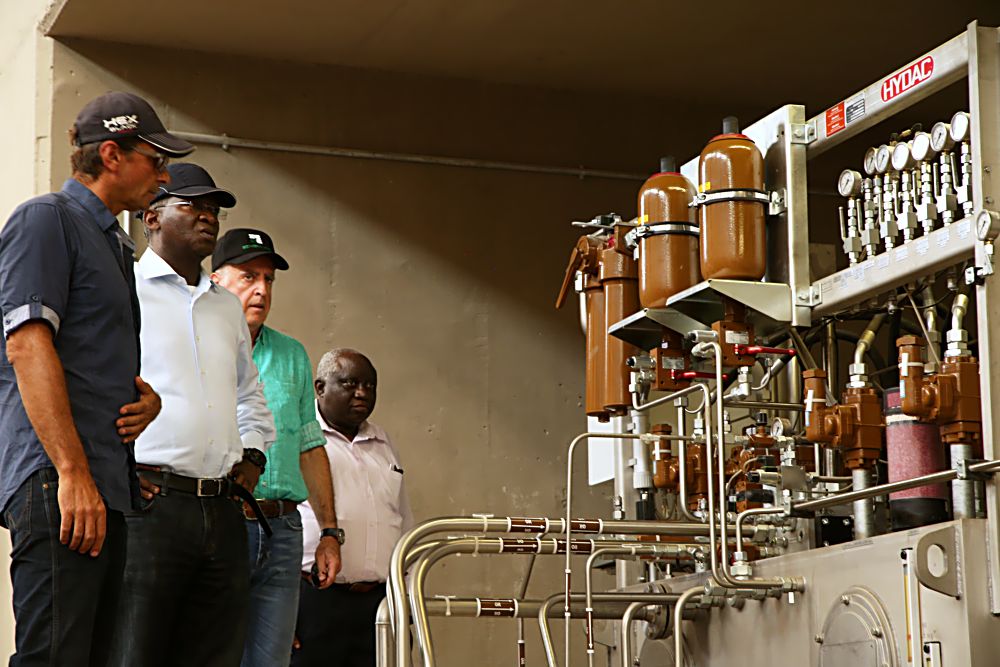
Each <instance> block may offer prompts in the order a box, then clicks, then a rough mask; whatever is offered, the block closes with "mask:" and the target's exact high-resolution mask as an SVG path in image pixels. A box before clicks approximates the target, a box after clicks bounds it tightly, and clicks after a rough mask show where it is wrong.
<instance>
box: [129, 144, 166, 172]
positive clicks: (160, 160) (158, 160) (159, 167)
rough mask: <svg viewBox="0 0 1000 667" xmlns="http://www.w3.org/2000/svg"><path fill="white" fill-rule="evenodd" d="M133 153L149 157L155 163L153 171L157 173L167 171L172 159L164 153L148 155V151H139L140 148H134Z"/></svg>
mask: <svg viewBox="0 0 1000 667" xmlns="http://www.w3.org/2000/svg"><path fill="white" fill-rule="evenodd" d="M132 152H133V153H138V154H139V155H143V156H145V157H148V158H149V159H150V160H151V161H152V162H153V169H155V170H156V171H157V172H161V171H166V169H167V165H168V164H170V157H169V156H167V155H163V154H162V153H156V152H153V153H147V152H146V151H141V150H139V147H138V146H133V147H132Z"/></svg>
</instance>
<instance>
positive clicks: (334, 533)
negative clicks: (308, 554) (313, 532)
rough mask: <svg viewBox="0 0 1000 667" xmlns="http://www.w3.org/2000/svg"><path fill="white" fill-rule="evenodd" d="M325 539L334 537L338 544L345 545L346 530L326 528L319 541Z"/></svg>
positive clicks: (320, 534)
mask: <svg viewBox="0 0 1000 667" xmlns="http://www.w3.org/2000/svg"><path fill="white" fill-rule="evenodd" d="M324 537H332V538H333V539H335V540H337V542H338V544H343V543H344V529H343V528H324V529H323V530H321V531H320V533H319V539H321V540H322V539H323V538H324Z"/></svg>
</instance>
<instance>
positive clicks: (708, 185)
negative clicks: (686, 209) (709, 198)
mask: <svg viewBox="0 0 1000 667" xmlns="http://www.w3.org/2000/svg"><path fill="white" fill-rule="evenodd" d="M711 189H712V181H705V182H704V183H702V184H701V185H699V186H698V192H705V191H706V190H711Z"/></svg>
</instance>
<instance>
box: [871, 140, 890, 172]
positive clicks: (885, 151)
mask: <svg viewBox="0 0 1000 667" xmlns="http://www.w3.org/2000/svg"><path fill="white" fill-rule="evenodd" d="M891 160H892V149H891V148H889V147H888V146H886V145H885V144H882V145H881V146H879V147H878V153H876V154H875V171H877V172H878V173H880V174H884V173H885V172H887V171H889V166H890V162H891Z"/></svg>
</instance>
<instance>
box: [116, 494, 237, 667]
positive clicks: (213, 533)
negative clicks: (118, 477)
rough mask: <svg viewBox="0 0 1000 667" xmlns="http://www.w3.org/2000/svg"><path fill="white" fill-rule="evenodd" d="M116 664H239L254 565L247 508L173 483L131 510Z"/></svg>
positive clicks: (214, 666) (122, 666)
mask: <svg viewBox="0 0 1000 667" xmlns="http://www.w3.org/2000/svg"><path fill="white" fill-rule="evenodd" d="M125 520H126V522H127V523H128V549H129V551H128V553H129V557H128V560H127V562H126V564H125V581H124V584H123V587H122V600H121V605H120V606H119V608H118V614H117V623H118V626H119V627H118V631H117V632H116V633H115V641H114V648H113V655H112V664H113V665H116V666H117V667H136V666H138V665H142V667H158V666H160V665H163V666H164V667H166V666H167V665H170V666H174V665H191V666H192V667H194V666H198V667H238V665H239V664H240V658H241V656H242V654H243V644H244V640H245V635H246V609H247V605H248V601H249V587H250V566H249V562H248V560H247V531H246V527H245V526H244V521H243V513H242V512H241V511H240V510H239V509H238V507H237V505H236V503H235V502H234V501H233V500H231V499H229V498H224V497H219V498H198V497H196V496H193V495H190V494H186V493H180V492H177V491H171V492H170V493H169V494H168V495H166V496H156V497H155V498H154V499H153V501H152V503H151V505H150V506H149V508H148V509H147V510H146V511H145V512H136V513H130V514H128V515H126V517H125Z"/></svg>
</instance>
